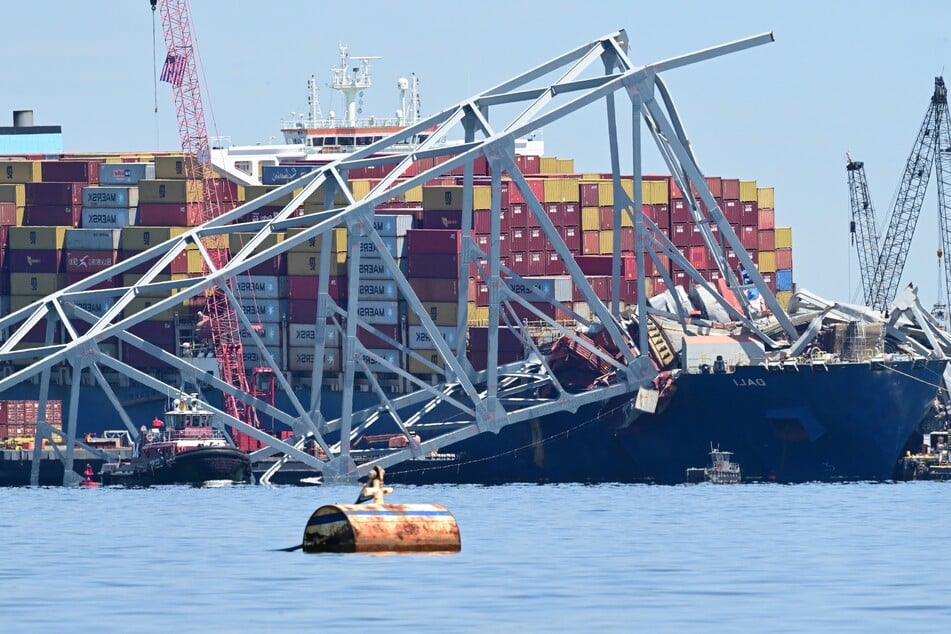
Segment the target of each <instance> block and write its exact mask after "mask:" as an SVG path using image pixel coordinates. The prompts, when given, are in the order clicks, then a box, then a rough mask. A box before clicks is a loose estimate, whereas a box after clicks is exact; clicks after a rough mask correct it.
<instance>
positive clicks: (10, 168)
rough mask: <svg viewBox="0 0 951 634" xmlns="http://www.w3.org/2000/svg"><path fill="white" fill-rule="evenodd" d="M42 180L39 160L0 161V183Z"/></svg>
mask: <svg viewBox="0 0 951 634" xmlns="http://www.w3.org/2000/svg"><path fill="white" fill-rule="evenodd" d="M41 180H43V174H42V169H41V167H40V162H39V161H19V160H13V161H0V183H34V182H38V181H41Z"/></svg>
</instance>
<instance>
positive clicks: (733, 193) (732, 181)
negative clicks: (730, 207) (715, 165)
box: [721, 178, 740, 200]
mask: <svg viewBox="0 0 951 634" xmlns="http://www.w3.org/2000/svg"><path fill="white" fill-rule="evenodd" d="M721 184H722V188H721V190H722V195H723V200H739V199H740V179H738V178H724V179H722V183H721Z"/></svg>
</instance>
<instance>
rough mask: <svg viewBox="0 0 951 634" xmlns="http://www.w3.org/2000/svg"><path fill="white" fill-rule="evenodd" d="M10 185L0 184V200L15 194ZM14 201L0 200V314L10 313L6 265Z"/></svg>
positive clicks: (14, 208) (13, 214) (14, 209)
mask: <svg viewBox="0 0 951 634" xmlns="http://www.w3.org/2000/svg"><path fill="white" fill-rule="evenodd" d="M13 187H14V186H12V185H0V200H4V198H12V197H13V196H15V193H16V192H15V190H13ZM16 223H17V221H16V203H15V201H4V202H0V315H7V314H9V313H10V269H9V268H8V267H7V244H8V241H9V237H10V227H11V226H16Z"/></svg>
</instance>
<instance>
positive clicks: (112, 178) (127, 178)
mask: <svg viewBox="0 0 951 634" xmlns="http://www.w3.org/2000/svg"><path fill="white" fill-rule="evenodd" d="M154 179H155V163H100V164H99V184H100V185H137V184H138V183H139V181H141V180H154Z"/></svg>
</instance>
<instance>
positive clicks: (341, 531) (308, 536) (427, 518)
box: [302, 504, 461, 553]
mask: <svg viewBox="0 0 951 634" xmlns="http://www.w3.org/2000/svg"><path fill="white" fill-rule="evenodd" d="M302 546H303V549H304V552H309V553H321V552H329V553H368V552H459V550H460V549H461V542H460V538H459V526H458V525H457V524H456V519H455V518H454V517H453V516H452V514H451V513H450V512H449V511H447V510H446V509H445V507H442V506H440V505H438V504H328V505H326V506H321V507H320V508H318V509H317V510H316V511H314V513H313V515H311V516H310V519H309V520H308V521H307V526H306V527H305V528H304V542H303V544H302Z"/></svg>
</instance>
